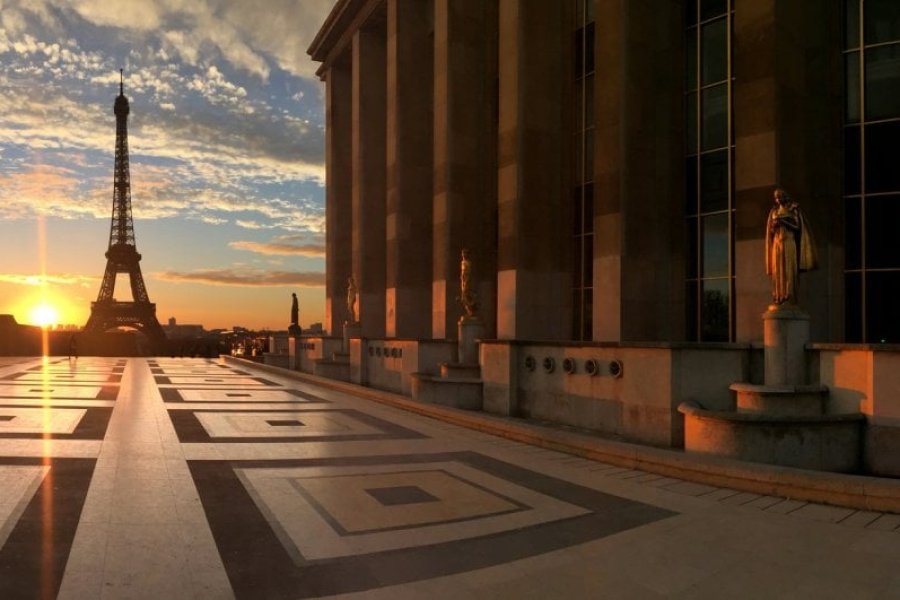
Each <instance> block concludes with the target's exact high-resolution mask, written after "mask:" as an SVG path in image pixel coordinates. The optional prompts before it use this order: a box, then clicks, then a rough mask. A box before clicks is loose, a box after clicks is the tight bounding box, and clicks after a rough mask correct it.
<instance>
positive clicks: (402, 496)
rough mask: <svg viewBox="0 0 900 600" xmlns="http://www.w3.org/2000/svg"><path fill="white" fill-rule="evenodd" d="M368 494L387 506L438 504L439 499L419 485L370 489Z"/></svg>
mask: <svg viewBox="0 0 900 600" xmlns="http://www.w3.org/2000/svg"><path fill="white" fill-rule="evenodd" d="M366 493H367V494H369V495H370V496H372V497H373V498H375V499H376V500H378V501H379V502H381V503H382V504H383V505H385V506H397V505H402V504H421V503H422V502H437V501H438V499H437V498H436V497H434V496H432V495H431V494H429V493H428V492H426V491H425V490H423V489H422V488H420V487H419V486H417V485H396V486H392V487H381V488H368V489H366Z"/></svg>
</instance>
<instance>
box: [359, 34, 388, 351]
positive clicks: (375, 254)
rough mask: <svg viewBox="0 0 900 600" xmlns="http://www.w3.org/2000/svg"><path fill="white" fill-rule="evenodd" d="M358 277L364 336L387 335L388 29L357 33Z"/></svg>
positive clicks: (379, 336) (378, 336)
mask: <svg viewBox="0 0 900 600" xmlns="http://www.w3.org/2000/svg"><path fill="white" fill-rule="evenodd" d="M352 55H353V94H352V96H353V150H352V152H353V179H352V188H353V243H352V246H353V276H354V277H355V279H356V283H357V286H358V289H359V305H358V309H359V321H360V325H361V328H362V329H361V334H362V336H363V337H367V338H381V337H384V297H385V293H384V290H385V110H386V108H385V104H386V94H385V77H386V74H385V33H384V30H383V28H381V29H375V30H373V29H360V30H357V31H356V33H354V35H353V48H352Z"/></svg>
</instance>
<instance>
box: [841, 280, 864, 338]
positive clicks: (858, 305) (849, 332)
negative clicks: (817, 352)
mask: <svg viewBox="0 0 900 600" xmlns="http://www.w3.org/2000/svg"><path fill="white" fill-rule="evenodd" d="M844 311H845V313H846V315H847V319H846V322H845V328H844V338H845V339H846V340H847V341H848V342H861V341H863V334H862V274H861V273H845V274H844Z"/></svg>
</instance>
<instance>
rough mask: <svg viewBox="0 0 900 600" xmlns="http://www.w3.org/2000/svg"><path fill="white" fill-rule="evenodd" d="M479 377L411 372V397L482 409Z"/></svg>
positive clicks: (455, 406)
mask: <svg viewBox="0 0 900 600" xmlns="http://www.w3.org/2000/svg"><path fill="white" fill-rule="evenodd" d="M482 386H483V384H482V381H481V380H480V379H457V378H451V379H445V378H442V377H439V376H437V377H436V376H434V375H431V374H429V373H413V374H412V397H413V399H414V400H418V401H419V402H426V403H429V404H440V405H443V406H452V407H454V408H463V409H466V410H481V409H482V404H483V400H482Z"/></svg>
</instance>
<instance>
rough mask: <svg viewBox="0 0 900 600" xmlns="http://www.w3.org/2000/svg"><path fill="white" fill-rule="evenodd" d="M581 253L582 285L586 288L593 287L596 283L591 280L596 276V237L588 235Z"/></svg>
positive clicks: (584, 239)
mask: <svg viewBox="0 0 900 600" xmlns="http://www.w3.org/2000/svg"><path fill="white" fill-rule="evenodd" d="M581 252H582V260H583V262H582V267H581V271H582V277H581V281H582V285H583V286H584V287H592V286H593V285H594V282H593V281H591V279H592V278H593V276H594V236H593V234H588V235H586V236H584V238H583V242H582V244H581Z"/></svg>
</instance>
